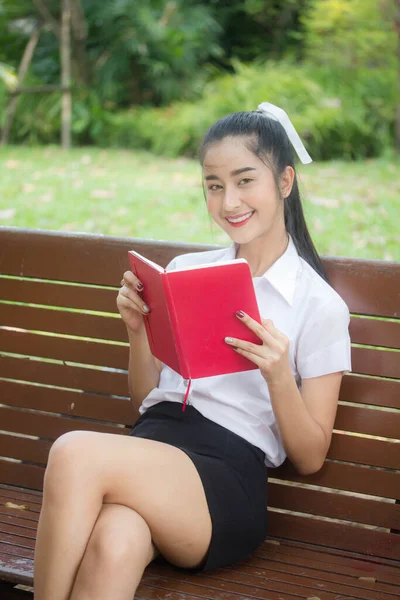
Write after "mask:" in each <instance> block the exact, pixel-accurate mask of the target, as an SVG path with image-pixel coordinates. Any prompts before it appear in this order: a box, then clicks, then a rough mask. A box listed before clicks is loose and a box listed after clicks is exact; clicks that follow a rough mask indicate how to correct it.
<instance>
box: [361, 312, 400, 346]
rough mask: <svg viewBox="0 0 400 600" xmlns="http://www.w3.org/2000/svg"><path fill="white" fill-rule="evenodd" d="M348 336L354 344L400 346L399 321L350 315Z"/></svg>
mask: <svg viewBox="0 0 400 600" xmlns="http://www.w3.org/2000/svg"><path fill="white" fill-rule="evenodd" d="M350 338H351V341H352V342H353V343H354V344H366V345H368V346H383V347H387V348H400V321H378V320H375V319H366V318H364V319H363V318H356V317H352V318H351V319H350Z"/></svg>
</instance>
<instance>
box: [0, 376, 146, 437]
mask: <svg viewBox="0 0 400 600" xmlns="http://www.w3.org/2000/svg"><path fill="white" fill-rule="evenodd" d="M0 385H1V391H2V399H1V402H2V404H7V405H9V406H17V407H19V408H30V409H36V410H41V411H45V412H52V413H61V414H64V415H67V416H73V417H82V418H88V419H96V420H98V421H108V422H110V423H124V424H125V425H129V424H133V423H134V422H135V421H136V418H137V415H135V413H134V408H133V405H132V402H131V401H130V400H124V399H122V398H112V397H110V396H107V395H104V394H87V393H80V392H74V391H68V390H62V389H57V388H50V387H42V386H39V385H24V384H22V383H16V382H14V381H1V382H0ZM3 429H4V428H3Z"/></svg>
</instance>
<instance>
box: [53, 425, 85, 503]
mask: <svg viewBox="0 0 400 600" xmlns="http://www.w3.org/2000/svg"><path fill="white" fill-rule="evenodd" d="M90 434H91V432H87V431H69V432H68V433H64V434H63V435H61V436H60V437H59V438H57V439H56V441H55V442H54V444H53V445H52V447H51V449H50V453H49V457H48V461H47V468H46V471H45V475H44V489H45V492H47V494H49V493H50V494H51V495H53V496H54V495H58V496H59V495H60V494H64V493H65V491H66V488H67V487H71V485H73V482H74V481H77V480H78V478H79V475H80V473H81V472H82V468H83V467H84V464H85V460H86V459H87V457H88V455H89V452H88V450H89V437H90ZM80 479H81V478H80Z"/></svg>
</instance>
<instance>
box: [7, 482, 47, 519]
mask: <svg viewBox="0 0 400 600" xmlns="http://www.w3.org/2000/svg"><path fill="white" fill-rule="evenodd" d="M40 498H41V496H40ZM8 502H11V503H13V504H21V505H24V506H26V507H27V511H26V513H27V514H28V515H29V514H30V515H33V516H34V515H35V514H37V515H38V514H39V512H40V507H41V505H42V500H40V502H39V503H38V502H34V501H33V500H29V499H23V498H17V497H15V496H14V493H13V494H10V495H9V496H8V495H7V494H6V493H5V491H4V490H3V489H2V488H0V505H1V507H2V508H6V504H7V503H8ZM10 510H16V509H10Z"/></svg>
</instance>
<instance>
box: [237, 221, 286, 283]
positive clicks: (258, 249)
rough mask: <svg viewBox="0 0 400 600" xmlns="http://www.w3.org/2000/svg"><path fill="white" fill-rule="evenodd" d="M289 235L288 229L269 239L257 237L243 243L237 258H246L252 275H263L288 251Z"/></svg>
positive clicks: (238, 250)
mask: <svg viewBox="0 0 400 600" xmlns="http://www.w3.org/2000/svg"><path fill="white" fill-rule="evenodd" d="M288 243H289V235H288V233H287V231H286V229H285V230H284V231H283V232H280V234H279V235H277V236H273V237H272V236H271V237H270V238H268V239H264V238H256V239H254V240H252V241H251V242H249V243H248V244H241V245H240V246H239V247H238V249H237V252H236V258H245V259H246V260H247V262H248V264H249V266H250V270H251V274H252V277H261V276H262V275H264V273H265V272H266V271H268V269H269V268H270V267H271V266H272V265H273V264H274V262H276V261H277V260H278V258H279V257H280V256H282V254H284V252H285V251H286V249H287V247H288Z"/></svg>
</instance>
